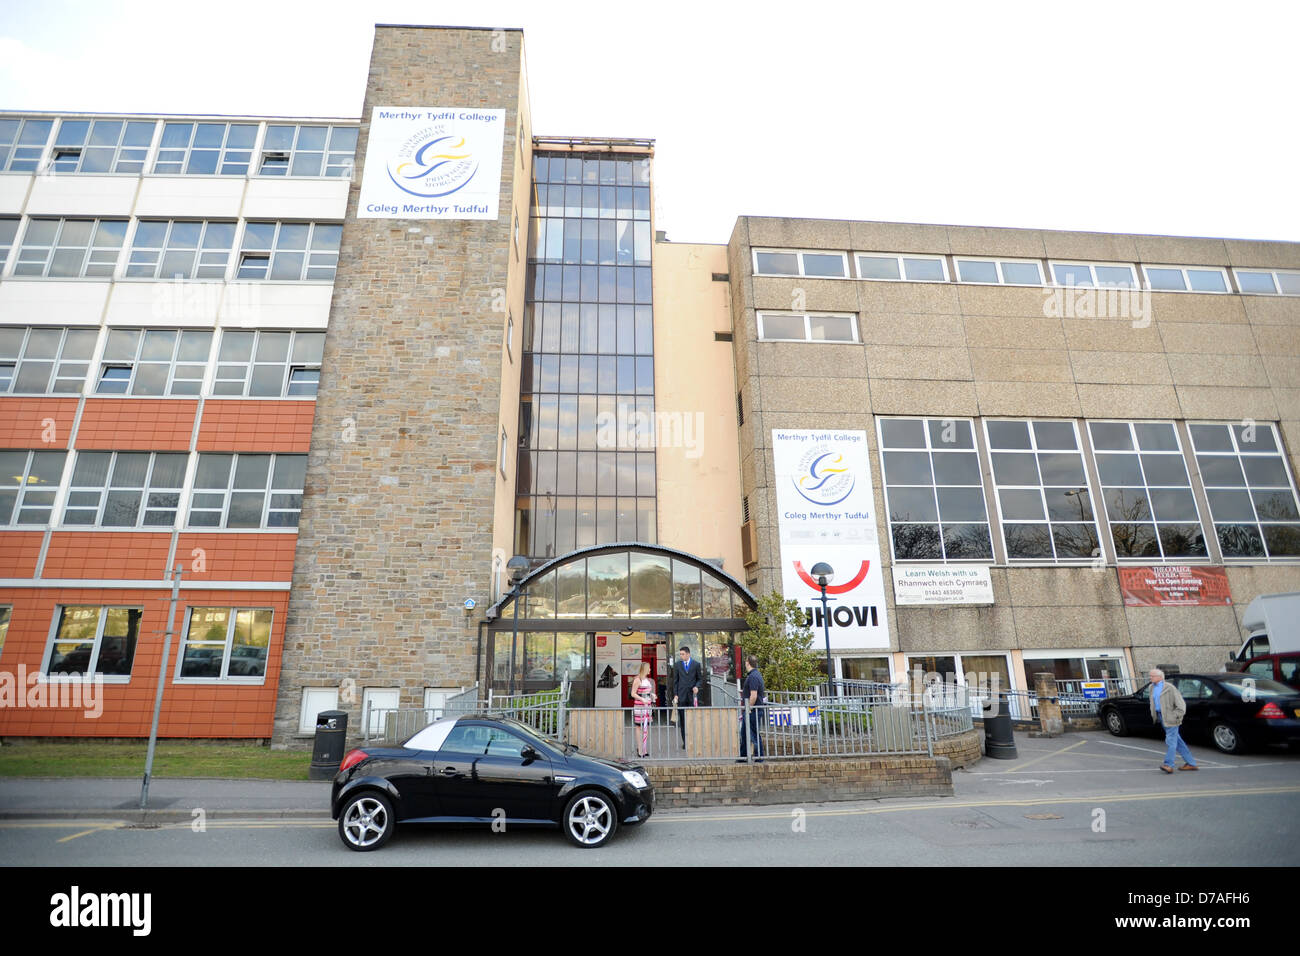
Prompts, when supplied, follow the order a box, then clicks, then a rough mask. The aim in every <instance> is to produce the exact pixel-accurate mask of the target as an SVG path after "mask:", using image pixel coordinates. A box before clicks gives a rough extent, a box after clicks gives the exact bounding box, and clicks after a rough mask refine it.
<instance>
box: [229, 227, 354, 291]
mask: <svg viewBox="0 0 1300 956" xmlns="http://www.w3.org/2000/svg"><path fill="white" fill-rule="evenodd" d="M342 236H343V227H342V226H341V225H338V224H332V223H320V222H318V223H309V222H250V223H247V224H246V225H245V226H244V243H243V246H242V247H241V249H240V254H239V272H238V275H237V276H236V278H239V279H284V280H298V279H311V280H320V281H324V282H333V281H334V270H335V269H336V268H337V267H338V264H339V240H340V239H341V238H342Z"/></svg>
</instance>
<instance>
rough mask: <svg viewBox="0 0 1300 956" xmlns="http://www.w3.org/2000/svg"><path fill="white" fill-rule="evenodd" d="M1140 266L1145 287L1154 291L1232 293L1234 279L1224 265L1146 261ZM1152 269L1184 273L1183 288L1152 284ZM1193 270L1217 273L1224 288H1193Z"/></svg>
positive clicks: (1199, 293)
mask: <svg viewBox="0 0 1300 956" xmlns="http://www.w3.org/2000/svg"><path fill="white" fill-rule="evenodd" d="M1140 268H1141V270H1142V284H1143V287H1144V288H1146V289H1149V290H1151V291H1152V292H1194V293H1196V294H1197V295H1232V280H1231V279H1230V278H1228V270H1227V269H1225V268H1223V267H1222V266H1180V265H1162V264H1160V263H1156V262H1153V263H1149V264H1148V263H1145V262H1144V263H1142V264H1141V265H1140ZM1151 269H1168V270H1176V271H1177V272H1179V273H1181V274H1182V277H1183V288H1181V289H1157V288H1156V287H1155V286H1153V285H1152V284H1151V274H1150V272H1149V270H1151ZM1192 272H1213V273H1216V274H1217V275H1219V276H1220V277H1221V278H1222V279H1223V288H1222V289H1193V288H1192V277H1191V275H1190V273H1192Z"/></svg>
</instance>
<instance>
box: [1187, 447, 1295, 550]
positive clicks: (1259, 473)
mask: <svg viewBox="0 0 1300 956" xmlns="http://www.w3.org/2000/svg"><path fill="white" fill-rule="evenodd" d="M1188 429H1189V431H1190V432H1191V435H1192V447H1193V449H1194V450H1195V452H1196V467H1197V470H1198V471H1199V472H1200V474H1201V482H1202V484H1204V485H1205V496H1206V498H1207V499H1208V500H1209V503H1210V518H1211V519H1212V520H1213V521H1214V531H1215V534H1217V535H1218V538H1219V547H1220V548H1221V549H1222V550H1223V557H1224V560H1231V559H1234V558H1254V559H1271V558H1296V557H1300V504H1297V501H1296V491H1295V484H1294V482H1293V481H1292V479H1291V474H1290V472H1289V471H1288V469H1287V464H1286V456H1285V454H1283V451H1282V443H1281V440H1280V437H1279V435H1278V432H1277V429H1276V428H1275V427H1274V426H1273V425H1269V424H1251V425H1248V426H1246V425H1218V424H1215V425H1211V424H1203V425H1189V426H1188Z"/></svg>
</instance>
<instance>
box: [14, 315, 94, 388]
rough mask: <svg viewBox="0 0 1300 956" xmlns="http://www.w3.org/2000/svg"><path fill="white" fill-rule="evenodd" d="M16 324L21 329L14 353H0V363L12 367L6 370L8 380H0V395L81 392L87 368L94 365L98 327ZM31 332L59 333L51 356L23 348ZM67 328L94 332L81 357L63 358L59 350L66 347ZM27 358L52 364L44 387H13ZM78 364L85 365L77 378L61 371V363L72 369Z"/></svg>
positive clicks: (29, 339)
mask: <svg viewBox="0 0 1300 956" xmlns="http://www.w3.org/2000/svg"><path fill="white" fill-rule="evenodd" d="M9 328H10V329H13V328H15V326H9ZM16 328H18V329H19V330H21V331H22V332H23V337H22V342H21V343H20V344H19V346H18V354H17V355H14V356H9V355H3V354H0V364H2V365H5V366H10V365H12V367H13V371H12V372H10V373H8V374H9V381H8V382H6V383H3V384H0V395H81V394H83V393H84V392H85V390H86V379H87V377H88V376H89V375H90V370H91V368H92V366H93V365H94V361H93V360H94V357H95V349H96V347H97V346H98V336H99V329H88V328H75V327H73V328H69V327H66V326H46V325H29V326H16ZM33 332H58V333H60V335H59V345H58V348H57V349H55V353H54V358H52V359H44V358H35V357H28V355H27V349H28V347H29V346H30V344H31V339H32V333H33ZM69 332H90V333H93V334H94V335H95V336H96V343H95V345H93V346H91V349H90V354H88V355H87V356H86V357H85V358H84V359H81V358H75V357H72V358H67V359H65V358H64V354H63V353H64V351H65V350H66V349H67V347H68V333H69ZM28 362H34V363H44V362H49V363H50V365H51V366H52V367H51V368H50V375H49V378H48V379H47V380H46V383H45V390H44V391H41V392H20V391H17V390H16V386H17V384H18V376H19V373H20V372H21V371H22V367H23V366H24V365H25V364H27V363H28ZM78 365H84V366H85V370H84V371H83V372H82V374H81V378H80V380H78V379H77V377H76V376H75V374H61V373H63V372H64V370H65V367H72V368H73V369H75V367H76V366H78ZM60 382H68V383H72V382H76V383H77V387H76V388H75V389H73V388H59V387H58V384H59V383H60Z"/></svg>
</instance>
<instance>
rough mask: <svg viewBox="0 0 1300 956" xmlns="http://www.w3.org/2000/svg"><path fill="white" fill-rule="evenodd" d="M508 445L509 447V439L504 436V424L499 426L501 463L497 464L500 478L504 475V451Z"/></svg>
mask: <svg viewBox="0 0 1300 956" xmlns="http://www.w3.org/2000/svg"><path fill="white" fill-rule="evenodd" d="M509 447H510V440H509V438H508V437H507V436H506V426H504V425H502V426H501V459H500V460H501V464H500V466H499V467H500V469H501V477H502V478H505V477H506V451H507V449H508V448H509Z"/></svg>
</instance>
